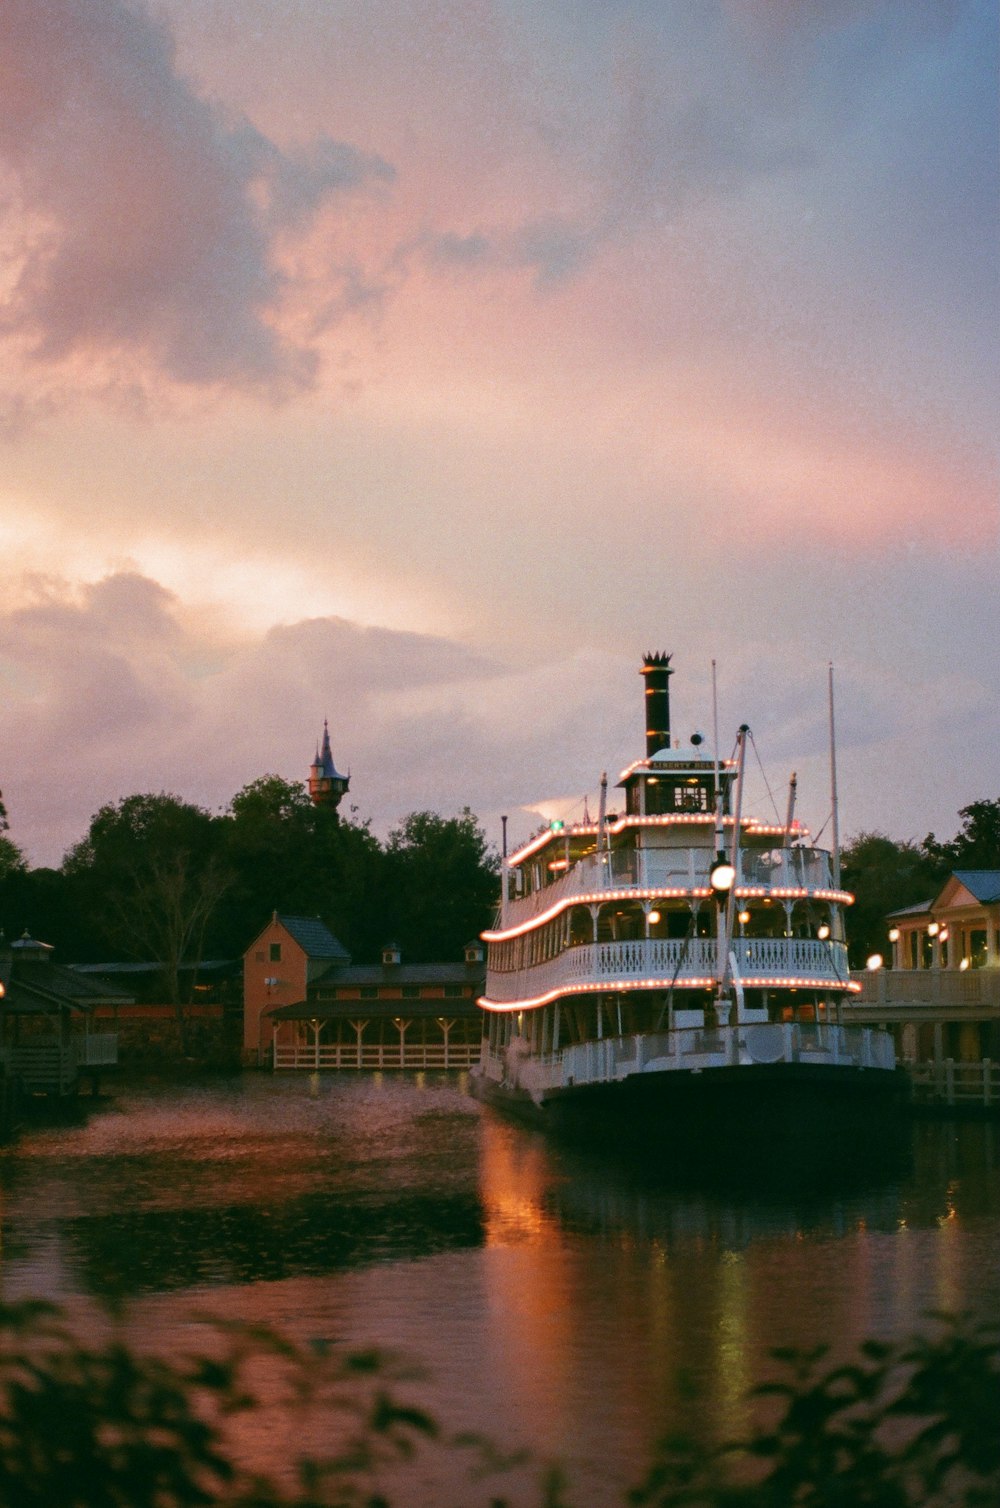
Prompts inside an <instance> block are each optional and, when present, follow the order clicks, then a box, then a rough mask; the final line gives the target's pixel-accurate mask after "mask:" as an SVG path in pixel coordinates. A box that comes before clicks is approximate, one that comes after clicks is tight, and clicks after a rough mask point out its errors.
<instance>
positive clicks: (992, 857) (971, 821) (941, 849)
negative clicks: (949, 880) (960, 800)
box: [921, 800, 1000, 881]
mask: <svg viewBox="0 0 1000 1508" xmlns="http://www.w3.org/2000/svg"><path fill="white" fill-rule="evenodd" d="M958 815H959V816H960V817H961V819H962V826H961V829H960V831H959V832H958V833H957V835H956V836H955V837H954V838H952V840H951V842H950V843H939V842H938V841H937V839H936V838H935V836H934V834H933V833H928V834H927V837H926V838H925V839H924V841H923V843H922V844H921V847H922V848H923V851H924V853H925V854H926V855H927V858H928V860H929V861H930V862H931V863H932V864H934V866H935V868H936V869H937V871H938V873H939V875H940V877H941V879H942V881H943V880H944V879H945V878H946V877H947V875H948V874H949V873H950V871H951V870H953V869H1000V800H998V801H973V802H970V804H969V805H968V806H963V807H962V808H961V810H960V811H959V814H958Z"/></svg>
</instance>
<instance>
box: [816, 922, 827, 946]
mask: <svg viewBox="0 0 1000 1508" xmlns="http://www.w3.org/2000/svg"><path fill="white" fill-rule="evenodd" d="M816 936H817V937H818V938H819V940H820V942H826V940H827V938H828V937H829V936H830V928H829V925H828V923H827V922H823V924H822V926H819V927H817V928H816Z"/></svg>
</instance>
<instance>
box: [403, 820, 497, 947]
mask: <svg viewBox="0 0 1000 1508" xmlns="http://www.w3.org/2000/svg"><path fill="white" fill-rule="evenodd" d="M386 858H387V895H386V918H387V920H388V921H389V922H390V923H391V931H392V932H393V933H394V934H395V937H396V940H397V941H398V942H399V944H400V947H401V948H402V949H403V952H404V954H405V956H406V957H408V958H412V959H413V960H415V961H417V962H422V961H427V960H430V959H448V958H458V957H459V956H460V955H461V950H462V948H463V946H464V945H465V943H467V942H468V941H469V939H470V938H472V937H476V936H478V934H479V933H480V932H481V931H482V930H483V928H484V927H487V926H488V925H489V924H490V922H491V921H492V918H493V911H494V908H495V906H496V903H497V895H498V888H499V887H498V882H497V872H498V868H499V865H498V860H497V856H496V853H495V852H494V851H493V850H492V849H490V848H489V846H488V845H487V842H486V836H485V834H484V832H483V830H482V828H481V827H480V826H479V823H478V821H477V819H476V817H475V816H474V815H473V813H472V812H471V811H470V810H469V808H468V807H467V806H466V807H463V808H462V810H461V812H460V813H459V815H458V816H457V817H440V816H438V814H437V813H436V812H411V813H410V815H409V816H408V817H406V818H404V820H403V822H402V824H401V825H400V826H399V827H398V828H395V829H394V830H393V831H392V832H391V833H390V834H389V842H388V845H387V850H386Z"/></svg>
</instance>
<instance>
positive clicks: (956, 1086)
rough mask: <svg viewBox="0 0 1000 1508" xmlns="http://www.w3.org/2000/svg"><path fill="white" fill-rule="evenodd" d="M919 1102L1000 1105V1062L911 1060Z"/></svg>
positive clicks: (987, 1059)
mask: <svg viewBox="0 0 1000 1508" xmlns="http://www.w3.org/2000/svg"><path fill="white" fill-rule="evenodd" d="M907 1067H908V1069H909V1074H910V1084H911V1086H912V1095H913V1099H914V1101H915V1102H916V1103H917V1104H933V1103H935V1102H937V1103H939V1104H944V1105H958V1106H963V1105H964V1106H969V1107H970V1108H971V1107H972V1106H980V1105H982V1106H983V1107H985V1108H986V1109H993V1110H996V1109H1000V1063H994V1062H992V1061H991V1060H990V1059H989V1058H983V1059H982V1061H981V1062H978V1063H966V1062H959V1061H957V1060H956V1059H955V1058H944V1059H942V1060H939V1061H937V1062H934V1063H911V1064H907Z"/></svg>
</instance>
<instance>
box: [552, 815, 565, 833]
mask: <svg viewBox="0 0 1000 1508" xmlns="http://www.w3.org/2000/svg"><path fill="white" fill-rule="evenodd" d="M565 826H566V824H565V822H563V821H562V820H561V819H560V818H559V817H556V819H555V821H554V822H550V823H549V831H550V832H553V833H561V832H562V830H563V828H564V827H565Z"/></svg>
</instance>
